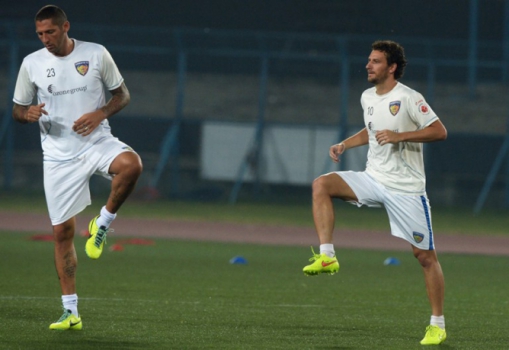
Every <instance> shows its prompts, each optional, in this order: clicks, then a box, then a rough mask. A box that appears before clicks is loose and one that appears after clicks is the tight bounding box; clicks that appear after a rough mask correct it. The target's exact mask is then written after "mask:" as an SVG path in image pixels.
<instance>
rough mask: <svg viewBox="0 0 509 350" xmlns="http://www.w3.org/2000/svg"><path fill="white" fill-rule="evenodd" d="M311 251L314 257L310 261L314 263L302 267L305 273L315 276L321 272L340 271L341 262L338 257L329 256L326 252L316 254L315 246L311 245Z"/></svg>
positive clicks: (330, 273) (333, 272)
mask: <svg viewBox="0 0 509 350" xmlns="http://www.w3.org/2000/svg"><path fill="white" fill-rule="evenodd" d="M311 251H312V252H313V257H312V258H311V259H309V261H312V262H313V263H312V264H311V265H308V266H305V267H304V269H302V271H303V272H304V274H305V275H307V276H314V275H318V274H319V273H327V274H329V275H334V274H335V273H336V272H338V271H339V263H338V260H337V259H336V257H333V258H329V257H328V256H327V255H326V254H315V251H314V250H313V247H311Z"/></svg>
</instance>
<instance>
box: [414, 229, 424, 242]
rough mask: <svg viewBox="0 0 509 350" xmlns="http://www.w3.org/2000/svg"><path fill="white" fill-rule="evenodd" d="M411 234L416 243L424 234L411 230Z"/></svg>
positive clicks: (420, 240)
mask: <svg viewBox="0 0 509 350" xmlns="http://www.w3.org/2000/svg"><path fill="white" fill-rule="evenodd" d="M412 235H413V236H414V241H416V242H417V243H421V242H422V240H423V239H424V235H423V234H422V233H419V232H415V231H414V232H412Z"/></svg>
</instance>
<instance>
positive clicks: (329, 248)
mask: <svg viewBox="0 0 509 350" xmlns="http://www.w3.org/2000/svg"><path fill="white" fill-rule="evenodd" d="M320 254H325V255H327V256H328V257H329V258H333V257H335V256H336V253H335V252H334V244H332V243H326V244H320Z"/></svg>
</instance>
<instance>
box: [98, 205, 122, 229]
mask: <svg viewBox="0 0 509 350" xmlns="http://www.w3.org/2000/svg"><path fill="white" fill-rule="evenodd" d="M116 217H117V214H112V213H110V212H109V211H108V210H106V206H104V207H102V208H101V215H99V217H98V218H97V226H98V227H101V226H104V227H106V228H108V227H110V225H111V222H112V221H113V220H115V218H116Z"/></svg>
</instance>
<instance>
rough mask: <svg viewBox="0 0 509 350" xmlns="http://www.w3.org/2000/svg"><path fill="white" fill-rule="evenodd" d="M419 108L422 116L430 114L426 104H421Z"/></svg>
mask: <svg viewBox="0 0 509 350" xmlns="http://www.w3.org/2000/svg"><path fill="white" fill-rule="evenodd" d="M417 108H419V112H421V113H422V114H428V113H429V107H428V105H427V104H425V103H421V104H420V105H419V107H417Z"/></svg>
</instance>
